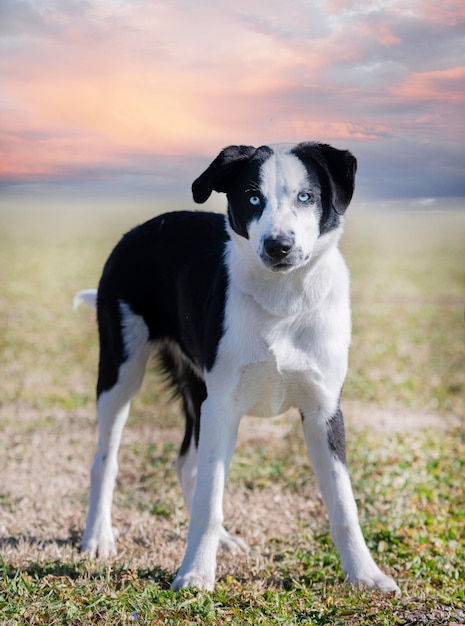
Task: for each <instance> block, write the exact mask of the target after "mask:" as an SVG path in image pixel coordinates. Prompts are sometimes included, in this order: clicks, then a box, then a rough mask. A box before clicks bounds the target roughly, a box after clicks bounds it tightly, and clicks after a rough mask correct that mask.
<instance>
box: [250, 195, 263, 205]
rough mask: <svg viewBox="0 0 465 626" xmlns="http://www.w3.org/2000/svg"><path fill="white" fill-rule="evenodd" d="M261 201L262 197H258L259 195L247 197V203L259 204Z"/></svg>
mask: <svg viewBox="0 0 465 626" xmlns="http://www.w3.org/2000/svg"><path fill="white" fill-rule="evenodd" d="M261 203H262V199H261V198H260V196H250V197H249V204H251V205H252V206H260V204H261Z"/></svg>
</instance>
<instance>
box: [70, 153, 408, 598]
mask: <svg viewBox="0 0 465 626" xmlns="http://www.w3.org/2000/svg"><path fill="white" fill-rule="evenodd" d="M355 171H356V160H355V158H354V157H353V156H352V154H351V153H350V152H347V151H342V150H337V149H335V148H332V147H331V146H328V145H325V144H319V143H299V144H297V145H292V146H289V145H286V146H283V145H279V146H270V147H268V146H262V147H260V148H254V147H252V146H230V147H228V148H225V149H224V150H222V152H221V153H220V154H219V155H218V156H217V158H216V159H215V160H214V161H213V162H212V163H211V165H210V166H209V167H208V168H207V169H206V171H205V172H204V173H203V174H202V175H201V176H200V177H199V178H198V179H197V180H196V181H195V182H194V183H193V186H192V190H193V196H194V200H195V201H196V202H198V203H203V202H205V201H206V200H207V199H208V198H209V196H210V194H211V193H212V191H217V192H223V193H226V195H227V199H228V210H227V216H226V217H225V216H223V215H218V214H214V213H201V212H176V213H168V214H165V215H161V216H159V217H157V218H155V219H152V220H150V221H149V222H146V223H145V224H142V225H141V226H138V227H137V228H135V229H133V230H131V231H130V232H129V233H128V234H126V235H125V236H124V237H123V239H122V240H121V241H120V243H119V244H118V245H117V246H116V248H115V249H114V250H113V252H112V253H111V255H110V257H109V259H108V261H107V263H106V265H105V268H104V270H103V275H102V278H101V281H100V284H99V287H98V292H96V291H95V290H89V291H85V292H80V293H79V294H77V296H76V298H77V301H78V302H79V301H86V302H88V303H89V302H92V301H94V302H95V301H96V306H97V317H98V325H99V333H100V363H99V375H98V383H97V412H98V425H99V441H98V450H97V453H96V455H95V459H94V463H93V466H92V472H91V487H90V504H89V512H88V518H87V526H86V529H85V533H84V537H83V541H82V549H83V550H84V551H89V552H90V554H91V555H92V556H95V555H99V556H101V557H107V556H111V555H113V554H114V553H115V539H114V534H113V529H112V523H111V506H112V497H113V490H114V485H115V479H116V474H117V453H118V447H119V445H120V440H121V435H122V431H123V427H124V424H125V422H126V419H127V417H128V413H129V407H130V402H131V398H132V397H133V396H134V394H135V393H136V392H137V391H138V390H139V388H140V385H141V383H142V379H143V376H144V371H145V368H146V364H147V360H148V358H149V356H150V355H151V354H152V353H153V352H154V351H155V350H156V351H158V353H159V355H160V357H161V359H162V363H163V365H164V367H165V369H166V370H167V372H168V373H169V374H170V377H171V379H172V382H173V383H174V385H175V386H176V387H177V389H178V390H179V393H180V395H181V398H182V402H183V408H184V412H185V417H186V430H185V435H184V440H183V442H182V445H181V450H180V454H179V457H178V460H177V464H176V470H177V475H178V477H179V481H180V483H181V487H182V490H183V494H184V499H185V502H186V506H187V509H188V510H189V512H190V524H189V531H188V536H187V549H186V553H185V557H184V560H183V563H182V565H181V568H180V569H179V572H178V574H177V576H176V578H175V580H174V582H173V585H172V587H173V589H180V588H182V587H188V586H195V587H199V588H200V589H209V590H211V589H213V586H214V583H215V569H216V554H217V550H218V546H219V545H221V546H222V547H225V548H229V549H232V550H234V549H238V550H243V549H246V545H245V544H244V542H243V541H242V540H241V539H240V538H238V537H233V536H231V535H229V534H228V533H227V531H226V530H225V528H224V527H223V506H222V502H223V491H224V486H225V481H226V477H227V473H228V468H229V464H230V461H231V457H232V454H233V451H234V447H235V443H236V436H237V431H238V426H239V421H240V418H241V416H242V415H244V414H248V415H256V416H270V415H278V414H280V413H283V412H284V411H286V410H287V409H289V408H290V407H297V408H298V409H299V410H300V412H301V415H302V422H303V430H304V434H305V441H306V444H307V448H308V452H309V455H310V457H311V460H312V462H313V467H314V470H315V474H316V477H317V481H318V484H319V487H320V490H321V493H322V496H323V500H324V502H325V505H326V508H327V511H328V515H329V521H330V527H331V535H332V538H333V540H334V543H335V544H336V547H337V549H338V551H339V554H340V558H341V562H342V568H343V570H344V572H345V574H346V576H347V579H348V580H349V582H351V583H352V584H355V585H363V586H365V587H371V588H379V589H383V590H387V591H397V590H398V587H397V585H396V583H395V582H394V580H392V579H391V578H389V577H387V576H386V575H385V574H383V573H382V572H381V571H380V569H379V568H378V567H377V565H376V564H375V562H374V561H373V559H372V557H371V556H370V553H369V551H368V548H367V546H366V544H365V541H364V539H363V536H362V532H361V529H360V525H359V522H358V516H357V509H356V504H355V500H354V496H353V494H352V488H351V483H350V479H349V474H348V471H347V466H346V455H345V438H344V424H343V417H342V413H341V410H340V408H339V398H340V395H341V390H342V385H343V383H344V378H345V375H346V371H347V358H348V350H349V344H350V335H351V318H350V302H349V276H348V271H347V268H346V265H345V263H344V260H343V258H342V256H341V254H340V252H339V250H338V240H339V238H340V236H341V233H342V229H343V215H344V213H345V211H346V209H347V206H348V205H349V202H350V200H351V198H352V194H353V190H354V178H355Z"/></svg>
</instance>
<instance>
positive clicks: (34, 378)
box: [0, 211, 465, 626]
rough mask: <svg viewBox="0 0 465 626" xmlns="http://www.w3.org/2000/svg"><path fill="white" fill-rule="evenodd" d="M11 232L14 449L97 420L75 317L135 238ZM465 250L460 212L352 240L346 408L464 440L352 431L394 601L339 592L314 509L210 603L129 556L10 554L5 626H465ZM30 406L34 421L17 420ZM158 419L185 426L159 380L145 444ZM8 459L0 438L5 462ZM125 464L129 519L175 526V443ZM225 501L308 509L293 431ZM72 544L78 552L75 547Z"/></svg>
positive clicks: (365, 504)
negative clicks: (141, 516) (109, 559)
mask: <svg viewBox="0 0 465 626" xmlns="http://www.w3.org/2000/svg"><path fill="white" fill-rule="evenodd" d="M2 219H4V220H6V219H8V225H7V226H8V227H7V228H5V229H4V230H3V231H2V232H3V233H4V234H3V236H2V235H0V285H1V288H0V353H1V378H2V397H1V398H0V424H1V425H2V427H5V429H6V430H5V432H8V433H13V434H14V437H13V439H14V445H16V446H17V445H18V439H17V438H19V440H21V438H25V437H27V436H28V435H30V433H31V432H32V431H34V432H35V433H39V434H41V433H44V436H46V435H47V433H49V432H50V429H56V428H58V427H60V428H65V427H66V426H62V425H61V422H60V426H58V425H57V424H58V418H57V417H56V412H57V411H61V412H62V413H63V414H64V415H66V416H70V417H71V416H72V415H73V414H74V413H75V412H76V411H79V410H81V409H83V408H89V407H91V406H92V402H93V388H94V384H95V368H96V359H97V347H96V339H97V337H96V330H95V324H94V320H93V315H92V314H89V311H85V310H83V311H78V312H77V313H76V314H73V313H72V311H71V303H72V296H73V294H74V292H75V291H76V290H78V289H80V288H84V287H90V286H93V285H95V284H96V282H97V280H98V276H99V272H100V269H101V266H102V264H103V262H104V260H105V258H106V256H107V254H108V252H109V251H110V249H111V246H112V244H113V242H114V241H116V239H117V238H118V236H119V234H120V232H121V231H122V230H124V228H126V227H127V226H126V225H125V226H123V227H120V223H119V222H118V224H117V225H116V226H112V229H111V231H110V232H105V231H104V230H103V229H100V230H99V231H96V230H95V229H94V228H92V224H90V225H89V232H94V233H95V232H97V234H94V235H93V237H92V238H90V239H87V238H86V236H85V235H86V233H85V232H84V233H82V232H79V233H77V234H73V232H71V231H70V232H68V231H66V229H62V230H61V231H60V233H59V234H57V235H56V236H54V231H53V229H51V230H50V232H49V234H47V232H46V231H47V229H44V228H42V230H41V232H40V234H38V235H35V234H34V231H33V229H31V232H30V233H29V234H28V236H27V237H26V238H25V239H23V238H21V237H19V236H18V232H19V230H20V229H19V228H17V227H16V226H15V217H14V215H6V214H3V215H2ZM127 219H128V226H129V225H130V223H131V222H130V221H129V220H130V216H127ZM133 221H134V222H137V221H138V220H137V219H136V218H134V220H133ZM5 233H6V234H5ZM464 244H465V215H462V214H452V213H444V214H421V215H419V214H413V215H410V216H405V215H399V214H396V215H394V216H389V217H387V216H384V215H376V214H374V215H371V216H369V217H367V216H366V215H364V214H357V212H356V211H354V214H353V216H350V215H349V216H348V224H347V229H346V235H345V237H344V240H343V249H344V253H345V255H346V257H347V260H348V262H349V265H350V268H351V274H352V293H353V324H354V335H353V345H352V350H351V368H350V373H349V376H348V379H347V382H346V386H345V389H344V398H346V399H347V400H348V401H355V402H357V403H358V405H360V406H366V407H368V411H369V410H370V407H373V408H374V407H377V408H382V409H386V410H392V411H396V412H397V414H398V415H400V416H402V412H403V411H405V412H410V413H412V412H413V413H414V414H415V415H416V416H418V418H419V419H421V416H422V415H426V414H431V413H433V414H435V415H438V416H440V417H441V418H443V419H444V421H445V422H447V421H449V420H452V419H455V420H456V421H457V420H458V421H459V424H460V426H459V427H453V428H445V429H443V430H441V431H437V430H436V429H431V430H429V429H421V428H415V429H396V430H392V431H389V430H387V431H386V430H375V431H373V430H368V429H367V428H355V427H352V428H348V432H347V440H348V461H349V466H350V468H351V474H352V479H353V485H354V491H355V493H356V497H357V501H358V506H359V512H360V518H361V523H362V527H363V529H364V533H365V536H366V539H367V543H368V545H369V547H370V549H371V550H372V552H373V554H374V556H375V558H376V560H377V562H378V563H379V564H380V565H381V567H382V568H384V569H385V570H386V571H388V572H389V573H390V574H391V575H393V576H394V577H395V578H396V579H397V580H398V581H399V583H400V586H401V588H402V592H403V595H402V596H401V597H400V598H396V597H393V596H392V595H384V594H380V593H367V592H361V591H356V590H352V589H350V588H348V587H347V586H345V585H344V583H343V575H342V572H341V569H340V566H339V562H338V559H337V556H336V553H335V550H334V548H333V546H332V543H331V540H330V538H329V534H328V526H327V522H326V520H325V517H324V515H323V513H322V510H321V505H320V504H318V502H317V503H316V504H315V509H314V510H313V509H312V514H311V515H308V516H305V515H304V516H302V517H299V518H298V519H297V522H296V525H297V528H298V536H296V537H295V538H292V537H291V539H290V538H289V536H287V537H282V536H280V535H278V534H276V536H270V537H269V538H267V547H266V550H267V554H266V555H265V557H266V558H263V559H260V558H258V557H259V555H258V554H257V553H256V549H255V548H254V546H252V552H251V555H250V557H249V559H248V560H245V561H244V562H243V563H242V565H241V564H239V565H238V566H236V567H234V568H233V569H232V572H233V573H232V574H226V573H225V572H224V571H223V570H222V572H223V573H220V578H219V580H218V584H217V586H216V588H215V592H214V593H212V594H210V593H205V592H196V591H191V590H186V591H182V592H180V593H176V594H174V593H172V592H171V591H170V590H169V585H170V582H171V580H172V578H173V576H174V574H175V571H174V569H170V568H164V567H163V554H162V553H161V554H160V557H159V563H160V566H157V567H154V566H153V564H151V563H147V564H146V566H140V565H137V566H134V565H133V564H131V559H130V558H126V560H124V561H121V560H117V561H116V562H115V563H114V564H102V563H96V562H90V561H87V560H82V559H80V558H79V556H78V554H77V551H75V552H74V555H75V556H73V557H71V558H68V559H66V560H61V561H56V560H44V559H40V558H38V559H36V560H30V559H29V560H28V559H27V558H24V557H21V558H20V557H19V556H18V558H17V559H16V558H15V557H14V553H13V556H12V553H11V551H9V552H8V556H7V557H5V558H4V560H3V561H2V563H1V564H0V624H8V625H10V624H11V625H13V624H18V625H20V624H21V625H22V624H53V625H56V626H58V625H63V626H64V625H80V624H102V625H103V624H112V625H118V624H212V625H213V624H215V625H216V624H226V623H231V624H267V625H268V624H269V625H273V624H286V625H293V624H306V625H308V624H310V625H312V624H314V625H316V626H319V625H323V624H332V625H341V626H342V625H344V626H355V625H357V626H364V625H366V626H368V625H370V626H371V625H373V624H376V625H381V626H384V625H386V626H388V625H389V626H392V625H393V624H403V625H405V626H407V625H408V624H435V625H436V624H437V625H441V624H464V623H465V610H464V609H463V607H464V606H465V559H464V554H465V532H464V530H465V489H464V480H463V477H464V475H465V467H464V465H465V437H464V430H463V423H464V416H465V406H464V397H465V393H464V392H465V368H464V367H463V365H464V362H465V326H464V304H465V289H464V287H465V263H464V262H463V261H464V259H463V255H464V250H465V245H464ZM25 407H26V408H30V409H31V410H33V412H34V415H35V416H36V417H35V418H34V419H33V420H32V421H28V420H16V417H15V415H16V413H18V414H21V411H22V410H23V409H24V408H25ZM154 408H155V410H156V412H157V414H158V417H157V421H156V423H157V428H161V429H163V428H170V427H171V426H172V425H173V423H175V424H176V423H179V421H180V419H179V414H178V412H177V409H176V408H173V407H172V405H171V404H169V394H168V393H167V392H166V391H164V390H163V387H162V385H161V383H160V381H159V379H158V378H157V376H156V373H154V372H152V373H150V374H149V376H148V379H147V381H146V383H145V385H144V388H143V391H142V393H141V394H140V396H139V397H138V398H137V401H136V402H135V406H134V411H133V418H132V419H133V424H134V425H135V428H136V431H137V428H140V429H141V432H143V428H144V427H145V426H146V425H148V424H149V423H151V422H152V421H153V412H154ZM13 409H14V410H13ZM10 445H12V444H11V442H10V441H9V440H6V439H2V440H1V446H0V450H1V451H2V453H5V454H7V453H8V451H9V446H10ZM76 445H77V446H78V445H79V443H78V442H77V444H76ZM18 454H20V452H18ZM121 456H122V458H121V467H122V477H121V480H120V484H119V487H118V492H117V494H116V501H117V505H118V507H119V509H120V511H122V512H123V513H124V511H127V514H128V515H129V516H130V515H131V511H133V510H139V511H144V512H146V513H148V514H149V516H153V518H154V520H155V522H157V521H158V520H164V521H165V522H166V523H170V521H172V520H173V519H174V518H175V515H176V511H177V510H179V507H180V506H181V496H180V493H179V489H178V488H177V486H176V479H175V475H174V471H173V461H174V458H175V456H176V445H175V443H174V442H173V443H172V442H170V441H147V440H146V439H144V438H142V437H141V439H139V440H137V441H133V442H132V443H130V444H128V445H127V446H125V447H124V449H123V450H122V455H121ZM5 463H6V461H5ZM125 467H126V468H128V467H130V472H132V473H130V474H127V473H126V474H125V473H124V468H125ZM126 471H127V470H126ZM134 481H136V482H137V489H135V488H134ZM160 482H161V483H163V489H161V488H160ZM270 485H271V486H272V488H273V491H272V492H271V491H270V492H269V491H267V489H269V488H270ZM31 488H32V486H31ZM229 489H231V491H232V492H234V493H241V494H246V496H247V497H250V498H256V499H257V500H259V499H260V498H263V497H267V496H266V494H268V493H272V494H276V493H290V494H291V496H292V497H295V498H296V500H297V499H299V498H300V499H301V500H302V499H305V498H308V497H309V495H308V494H310V493H312V491H313V490H314V482H313V477H312V474H311V471H310V466H309V463H308V461H307V459H306V456H305V452H304V449H303V443H302V438H301V436H300V432H299V425H298V424H297V423H296V424H295V425H294V426H293V427H291V428H290V429H289V430H288V431H287V432H286V434H285V435H284V436H283V437H282V438H280V439H279V440H277V441H270V442H269V445H266V446H265V445H263V446H259V445H257V446H253V445H252V446H248V447H247V448H245V447H241V448H239V449H238V451H237V454H236V455H235V457H234V460H233V464H232V468H231V474H230V481H229ZM57 506H58V503H57ZM1 511H4V512H5V513H8V515H16V516H20V515H21V503H18V502H16V501H13V500H12V499H11V497H10V495H9V491H8V485H3V486H2V488H1V489H0V520H1ZM281 513H282V511H280V505H279V504H277V505H276V515H277V516H278V515H280V514H281ZM251 523H252V522H251ZM0 528H1V521H0ZM19 539H20V537H4V538H2V540H4V541H7V542H9V543H14V542H15V541H17V540H18V541H19ZM39 539H40V538H39ZM69 541H70V542H71V543H72V544H73V545H75V546H77V545H78V542H79V537H78V536H77V535H76V536H71V537H70V539H69ZM254 550H255V552H254Z"/></svg>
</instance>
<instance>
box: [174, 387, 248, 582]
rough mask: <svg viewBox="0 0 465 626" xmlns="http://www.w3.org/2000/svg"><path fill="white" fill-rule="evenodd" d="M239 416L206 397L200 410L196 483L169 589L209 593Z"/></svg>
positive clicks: (213, 577)
mask: <svg viewBox="0 0 465 626" xmlns="http://www.w3.org/2000/svg"><path fill="white" fill-rule="evenodd" d="M239 420H240V416H239V415H233V414H232V412H231V410H230V407H228V410H226V407H225V405H224V404H223V403H220V402H215V401H214V400H212V399H211V398H210V397H209V398H207V400H205V402H204V403H203V405H202V410H201V420H200V439H199V452H198V470H197V480H196V486H195V491H194V498H193V501H192V512H191V518H190V523H189V530H188V533H187V548H186V553H185V555H184V560H183V562H182V565H181V567H180V569H179V572H178V574H177V576H176V578H175V580H174V582H173V584H172V589H173V590H175V591H176V590H178V589H181V588H182V587H198V588H199V589H206V590H208V591H212V590H213V587H214V584H215V572H216V553H217V551H218V543H219V540H220V535H221V531H222V528H223V493H224V486H225V482H226V477H227V473H228V469H229V464H230V462H231V457H232V454H233V452H234V447H235V445H236V439H237V429H238V426H239Z"/></svg>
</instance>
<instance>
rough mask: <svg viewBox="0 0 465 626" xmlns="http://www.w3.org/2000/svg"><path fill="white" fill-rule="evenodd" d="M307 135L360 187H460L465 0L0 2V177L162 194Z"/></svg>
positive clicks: (423, 199) (427, 195)
mask: <svg viewBox="0 0 465 626" xmlns="http://www.w3.org/2000/svg"><path fill="white" fill-rule="evenodd" d="M302 140H319V141H323V142H327V143H331V144H333V145H335V146H337V147H340V148H349V149H351V150H352V151H353V152H354V154H355V155H356V156H357V157H358V159H359V177H358V187H357V194H358V196H357V197H358V198H360V199H370V200H373V199H375V200H376V199H380V200H385V199H387V200H389V199H402V198H405V199H406V200H408V201H410V202H412V201H415V202H419V203H420V204H421V203H423V204H425V205H428V204H434V203H435V202H440V201H442V200H444V199H447V198H452V197H462V196H465V3H464V1H463V0H441V2H438V0H418V1H415V0H411V1H409V0H377V1H368V0H359V1H357V2H351V1H346V0H327V1H324V0H315V1H310V0H287V1H284V0H253V1H251V0H164V1H162V0H160V1H157V0H154V1H151V0H145V1H144V0H1V1H0V194H5V195H7V196H8V197H10V196H11V197H13V196H15V195H18V196H27V195H30V196H31V197H34V195H35V194H43V193H47V194H50V195H51V196H53V194H54V193H56V194H58V195H63V194H65V195H66V194H70V195H72V194H78V195H79V194H86V193H89V194H97V195H98V194H102V195H105V194H107V195H108V196H112V195H115V196H117V195H119V194H126V195H127V196H128V197H130V196H131V195H134V196H135V197H136V196H137V197H138V196H144V195H146V196H151V195H153V196H155V195H156V194H160V195H162V196H163V195H170V194H174V193H176V191H177V190H181V189H182V190H185V189H189V188H190V184H191V182H192V180H193V179H194V178H195V177H196V176H197V175H198V174H199V173H200V172H201V171H202V170H203V168H204V167H205V166H206V165H207V164H208V162H209V161H210V160H211V159H212V158H213V157H214V156H216V154H217V152H218V151H219V150H220V149H221V148H222V147H224V146H226V145H228V144H231V143H247V144H252V145H260V144H263V143H272V142H294V141H302ZM44 190H46V191H44Z"/></svg>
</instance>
